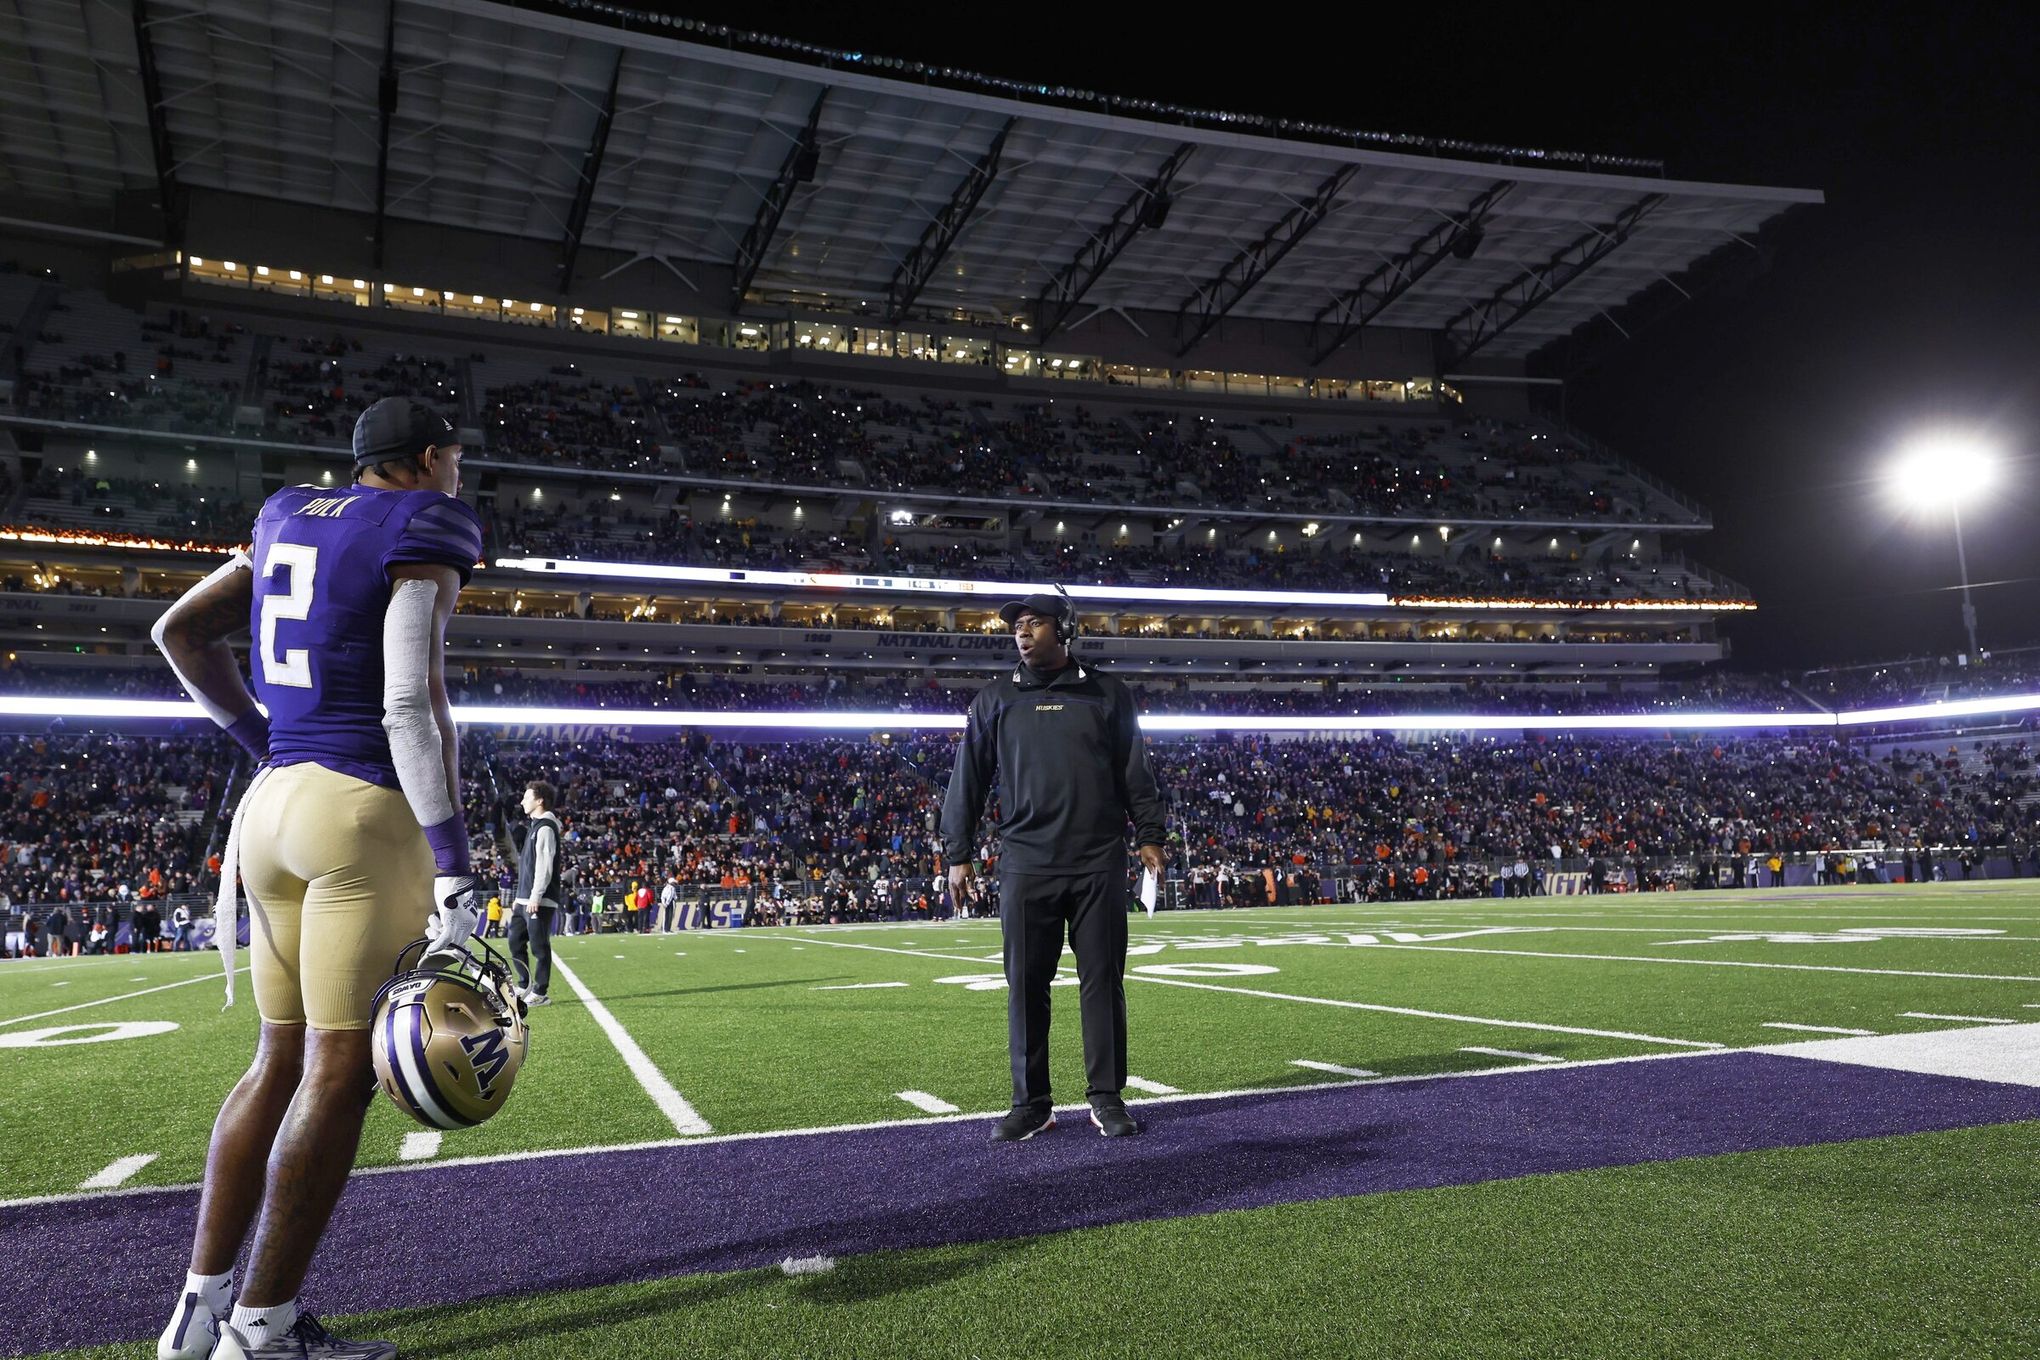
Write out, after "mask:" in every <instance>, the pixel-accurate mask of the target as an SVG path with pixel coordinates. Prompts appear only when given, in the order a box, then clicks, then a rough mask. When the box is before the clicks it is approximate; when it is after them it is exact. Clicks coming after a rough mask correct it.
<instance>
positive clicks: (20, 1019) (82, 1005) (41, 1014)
mask: <svg viewBox="0 0 2040 1360" xmlns="http://www.w3.org/2000/svg"><path fill="white" fill-rule="evenodd" d="M234 971H235V972H236V973H245V972H247V971H248V965H247V964H245V963H244V964H242V965H241V966H240V967H239V968H236V969H235V970H234ZM225 978H226V973H225V972H224V971H221V972H216V973H201V974H199V975H198V976H197V977H190V978H186V979H184V981H182V982H166V983H164V984H162V985H161V986H160V987H144V988H142V989H141V990H140V991H139V992H123V993H122V994H121V995H119V996H103V997H101V998H99V1000H97V1001H80V1002H79V1003H78V1004H77V1005H75V1006H59V1007H57V1009H55V1010H53V1011H37V1012H36V1013H35V1014H34V1015H17V1016H14V1017H13V1018H12V1019H8V1020H0V1026H6V1025H21V1024H26V1023H27V1022H28V1021H30V1020H47V1019H49V1018H50V1017H51V1016H52V1015H68V1014H70V1013H71V1012H72V1011H82V1010H85V1009H87V1008H89V1007H92V1006H111V1005H112V1004H113V1003H114V1002H116V1001H132V1000H134V999H135V998H136V997H138V996H148V995H149V994H150V993H152V992H167V991H169V990H170V989H171V988H172V987H189V986H190V985H191V984H192V983H194V982H223V981H224V979H225Z"/></svg>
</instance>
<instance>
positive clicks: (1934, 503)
mask: <svg viewBox="0 0 2040 1360" xmlns="http://www.w3.org/2000/svg"><path fill="white" fill-rule="evenodd" d="M1998 461H1999V459H1998V453H1997V450H1996V448H1995V447H1994V446H1993V445H1992V444H1991V442H1990V441H1989V440H1988V439H1986V438H1984V437H1982V436H1980V435H1976V434H1971V433H1966V432H1963V431H1957V430H1936V431H1933V432H1930V433H1927V434H1923V435H1919V436H1916V437H1915V438H1914V439H1912V440H1911V441H1910V442H1909V443H1907V444H1906V445H1905V447H1904V448H1903V449H1901V450H1900V452H1899V455H1898V459H1897V462H1896V463H1895V464H1894V465H1893V468H1892V478H1891V482H1892V487H1893V489H1894V490H1895V491H1896V492H1897V494H1898V495H1899V497H1900V498H1901V500H1902V502H1903V503H1904V505H1905V506H1906V507H1907V508H1913V507H1921V506H1924V507H1928V508H1938V507H1940V506H1944V505H1945V506H1946V507H1948V517H1949V519H1950V520H1952V521H1953V522H1954V526H1955V563H1956V566H1957V567H1958V568H1959V569H1960V571H1961V573H1962V627H1963V630H1964V631H1965V632H1966V633H1967V634H1968V637H1969V653H1968V660H1969V661H1970V662H1971V663H1974V662H1976V661H1978V660H1980V659H1981V658H1982V656H1983V651H1982V649H1981V648H1979V647H1978V646H1977V644H1976V603H1975V601H1973V600H1972V599H1971V598H1970V596H1969V554H1968V552H1967V551H1966V550H1965V549H1964V548H1963V544H1962V505H1963V502H1965V501H1972V500H1975V499H1976V498H1977V497H1978V496H1980V495H1982V494H1983V493H1984V492H1986V491H1988V490H1990V488H1991V487H1992V486H1994V485H1995V484H1996V483H1997V470H1998Z"/></svg>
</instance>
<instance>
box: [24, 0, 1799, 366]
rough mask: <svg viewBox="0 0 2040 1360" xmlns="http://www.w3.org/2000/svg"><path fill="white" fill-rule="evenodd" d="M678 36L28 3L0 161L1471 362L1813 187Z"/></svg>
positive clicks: (860, 287) (116, 188)
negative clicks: (1317, 129) (1281, 328)
mask: <svg viewBox="0 0 2040 1360" xmlns="http://www.w3.org/2000/svg"><path fill="white" fill-rule="evenodd" d="M682 31H683V30H682V29H680V28H678V27H675V28H672V29H664V28H660V27H657V26H653V27H651V28H645V27H639V26H619V25H617V24H615V23H608V22H605V23H597V22H593V21H590V20H584V19H576V18H572V17H568V16H566V15H563V14H559V13H555V12H548V11H546V10H541V9H528V8H513V7H511V6H508V5H504V4H496V3H489V2H488V0H387V4H385V3H377V4H348V3H341V2H340V0H299V2H297V3H291V4H283V3H280V0H128V2H127V3H125V4H120V5H115V4H110V3H95V4H86V5H55V4H38V5H32V6H29V7H27V8H26V9H22V8H15V9H11V10H9V11H7V12H5V13H0V52H4V54H5V55H4V58H0V185H4V186H5V187H6V188H7V190H8V192H9V193H10V194H11V195H13V196H15V197H16V198H17V200H19V201H33V202H38V203H56V204H71V205H79V206H84V205H92V206H95V207H96V206H101V205H104V204H105V203H107V202H109V201H110V200H112V199H114V198H115V197H118V196H120V195H123V194H129V195H132V194H135V193H150V194H153V193H157V192H159V191H160V192H161V193H162V194H163V195H164V196H165V197H166V198H170V199H174V197H175V195H176V194H178V193H181V192H187V191H194V190H197V191H206V190H217V191H223V192H228V193H235V194H248V195H254V196H258V197H263V198H271V199H279V200H284V201H287V202H290V203H296V204H304V205H308V206H313V207H320V208H327V209H332V210H335V211H340V212H349V213H361V214H370V215H373V217H374V219H375V220H376V221H377V222H378V223H380V222H381V221H382V220H384V219H385V218H389V219H407V220H413V221H427V222H432V223H438V224H443V225H445V226H448V227H453V228H460V229H467V230H475V231H486V232H493V233H503V234H508V235H510V236H515V237H523V238H530V239H537V240H545V241H551V242H557V243H558V245H559V248H560V252H561V267H562V272H563V274H564V273H565V272H566V271H567V270H570V269H571V268H572V267H573V265H572V260H573V258H574V256H575V255H576V254H577V253H578V252H581V251H583V250H588V249H601V250H606V251H611V252H619V253H622V254H623V255H624V256H625V257H626V258H629V259H636V260H655V261H659V262H662V263H663V264H665V265H667V266H670V267H671V268H672V269H674V270H675V271H676V272H680V273H682V274H686V273H689V272H690V271H700V272H707V273H710V274H712V276H713V277H714V278H716V279H718V280H721V281H724V282H726V283H728V284H729V285H732V286H734V287H735V288H736V289H738V290H741V289H742V288H743V286H744V283H745V280H746V279H748V287H749V290H750V293H751V295H752V296H753V297H756V296H759V295H763V296H764V297H767V298H770V299H774V300H785V301H789V302H800V301H803V300H807V301H811V302H813V301H823V300H826V301H827V302H828V303H830V304H831V305H832V306H838V307H840V306H843V305H846V304H847V305H849V306H852V307H855V306H857V305H859V304H862V305H863V306H864V307H866V308H868V309H869V313H870V315H872V316H873V317H874V318H880V317H884V316H887V315H888V314H905V312H906V309H907V308H908V307H912V308H914V309H916V311H917V312H918V313H922V314H942V313H947V312H953V311H962V312H964V313H966V314H968V315H970V316H972V317H977V318H1002V319H1005V320H1009V321H1010V320H1014V319H1016V318H1021V317H1025V318H1027V319H1028V320H1029V322H1030V324H1031V325H1033V326H1035V327H1036V328H1039V326H1040V325H1041V324H1042V322H1043V321H1045V320H1046V321H1051V322H1054V323H1056V324H1057V325H1058V326H1060V327H1062V328H1064V329H1067V328H1069V327H1072V326H1076V325H1081V324H1082V322H1083V321H1084V319H1085V318H1086V317H1088V316H1090V315H1093V314H1096V313H1097V312H1099V311H1110V310H1117V311H1119V312H1123V313H1126V314H1128V315H1138V316H1141V317H1142V318H1144V319H1145V322H1146V324H1152V319H1153V318H1155V317H1156V316H1160V317H1163V318H1165V319H1170V320H1168V322H1167V324H1168V325H1170V326H1172V327H1173V331H1174V337H1175V339H1174V341H1173V342H1172V346H1173V347H1174V348H1176V349H1177V350H1178V351H1179V352H1181V353H1183V354H1184V356H1185V358H1186V359H1187V360H1188V362H1190V363H1191V364H1194V363H1195V360H1196V357H1197V342H1198V340H1199V339H1200V338H1202V337H1203V336H1205V335H1207V334H1209V333H1210V332H1211V331H1212V329H1213V328H1214V327H1215V326H1216V325H1217V324H1218V323H1219V322H1221V321H1223V320H1225V319H1227V318H1246V319H1252V320H1256V321H1276V322H1286V323H1292V324H1295V325H1298V326H1309V327H1311V331H1310V341H1309V344H1310V347H1311V349H1312V350H1313V352H1314V354H1313V357H1319V356H1321V355H1322V354H1323V353H1326V352H1328V347H1330V346H1332V345H1334V344H1336V343H1343V342H1348V341H1350V340H1351V339H1352V338H1353V336H1354V335H1355V334H1357V333H1358V331H1359V330H1360V328H1363V327H1370V326H1378V327H1389V328H1396V329H1399V330H1416V331H1424V332H1430V333H1433V334H1435V335H1437V336H1438V337H1439V345H1438V353H1439V355H1440V356H1441V357H1442V358H1443V360H1444V361H1445V364H1446V366H1447V367H1448V369H1449V367H1450V366H1451V365H1452V364H1454V363H1457V362H1463V361H1465V360H1469V359H1471V360H1476V361H1478V362H1487V361H1499V362H1503V363H1515V362H1519V361H1521V360H1522V359H1524V358H1525V357H1527V356H1528V355H1530V354H1532V353H1534V352H1535V351H1537V350H1538V349H1540V348H1542V347H1543V346H1545V345H1547V344H1549V343H1551V342H1553V341H1555V340H1559V339H1562V338H1564V337H1566V336H1568V335H1570V334H1572V333H1573V332H1574V331H1575V330H1576V329H1578V328H1579V327H1581V326H1582V325H1583V324H1585V323H1587V322H1589V321H1592V320H1594V319H1595V318H1597V317H1599V316H1601V315H1603V314H1604V313H1607V312H1610V311H1612V310H1613V309H1616V308H1619V307H1621V306H1622V305H1623V304H1624V303H1626V302H1628V301H1630V300H1631V299H1633V298H1636V297H1637V296H1639V295H1640V294H1642V293H1643V292H1645V291H1646V290H1648V289H1650V288H1652V287H1654V286H1655V285H1657V284H1659V283H1660V282H1663V281H1665V280H1668V279H1673V278H1675V277H1677V276H1679V275H1680V274H1682V273H1683V272H1685V271H1687V270H1689V269H1691V268H1692V267H1694V266H1695V265H1696V264H1698V263H1699V262H1701V261H1703V260H1705V259H1707V258H1709V257H1710V256H1713V255H1715V253H1716V252H1719V251H1721V250H1722V249H1723V248H1724V247H1731V246H1734V245H1736V244H1737V243H1738V242H1742V243H1748V242H1750V241H1752V240H1753V239H1754V238H1755V236H1756V233H1758V232H1759V231H1760V230H1761V229H1762V228H1763V227H1764V226H1765V225H1766V224H1767V223H1770V222H1772V221H1773V220H1775V219H1776V218H1778V217H1779V216H1781V215H1782V214H1784V213H1786V212H1788V211H1789V210H1791V209H1792V208H1793V207H1795V206H1797V205H1800V204H1808V203H1817V202H1820V201H1821V195H1820V194H1819V193H1818V192H1815V191H1810V190H1801V189H1781V188H1762V187H1748V186H1736V185H1722V184H1705V183H1689V182H1681V181H1676V180H1670V179H1666V178H1662V177H1660V176H1658V175H1655V174H1651V173H1610V172H1609V171H1607V170H1605V169H1598V168H1568V167H1567V166H1564V165H1556V164H1552V163H1550V161H1549V160H1543V159H1538V158H1537V157H1536V155H1535V153H1518V155H1517V157H1515V158H1502V159H1498V160H1496V161H1494V162H1487V161H1482V160H1479V159H1474V158H1471V157H1469V158H1465V159H1454V158H1452V157H1451V156H1450V155H1439V154H1420V153H1417V152H1411V151H1400V150H1395V149H1391V148H1389V147H1386V146H1383V145H1379V144H1375V143H1367V144H1360V143H1359V142H1358V140H1357V139H1356V140H1355V143H1354V144H1346V145H1342V144H1338V143H1337V142H1336V141H1335V140H1326V139H1318V138H1314V137H1309V136H1297V135H1294V134H1289V135H1277V129H1276V127H1275V125H1273V124H1270V125H1269V130H1267V131H1256V130H1229V128H1228V127H1227V126H1226V125H1225V124H1224V123H1223V122H1221V121H1215V120H1214V119H1206V120H1203V121H1199V122H1190V123H1187V124H1182V125H1179V124H1176V123H1170V122H1165V121H1159V120H1158V119H1156V118H1154V117H1139V116H1132V115H1131V114H1129V113H1128V112H1126V111H1124V110H1125V108H1126V106H1125V105H1124V104H1122V103H1119V102H1115V101H1102V100H1101V101H1098V102H1097V104H1096V106H1095V107H1091V106H1085V107H1077V106H1072V105H1071V104H1070V103H1068V102H1067V101H1064V102H1057V101H1055V100H1052V99H1049V100H1033V99H1025V98H1021V97H1019V96H1018V95H1017V94H1008V93H997V92H988V91H986V90H984V89H980V88H955V87H953V86H945V85H943V84H941V83H939V82H931V83H928V84H916V83H910V82H908V81H906V80H903V79H900V78H896V77H887V76H884V75H881V74H877V73H875V72H872V71H870V70H868V69H865V68H864V67H863V66H862V65H861V64H859V63H857V62H854V61H849V60H847V59H833V60H832V61H831V62H829V63H827V64H823V63H819V62H818V61H817V60H815V59H814V58H813V57H812V56H811V55H810V57H809V59H808V60H805V61H795V60H788V59H786V58H784V57H779V56H772V55H768V54H766V53H762V52H754V51H748V50H738V49H736V48H732V47H723V46H712V45H709V44H708V43H707V42H705V41H702V40H700V35H696V34H692V33H690V34H689V37H690V38H694V39H695V40H691V41H684V40H682V39H681V38H680V37H677V36H669V33H670V34H677V33H680V32H682ZM836 57H837V58H842V57H843V54H836ZM1043 93H1044V94H1047V93H1049V92H1048V91H1046V90H1044V91H1043ZM1241 121H1242V123H1243V124H1246V123H1250V122H1259V121H1263V120H1241ZM1523 157H1528V158H1529V159H1528V160H1527V162H1526V161H1525V160H1523V159H1522V158H1523ZM1553 159H1556V158H1553ZM1587 164H1589V165H1590V166H1591V164H1592V163H1591V162H1587ZM169 216H170V217H171V218H172V219H173V220H174V217H175V213H174V204H173V211H172V212H171V213H170V214H169ZM379 230H380V229H379V228H378V232H379ZM718 271H719V272H718Z"/></svg>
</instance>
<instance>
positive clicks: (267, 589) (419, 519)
mask: <svg viewBox="0 0 2040 1360" xmlns="http://www.w3.org/2000/svg"><path fill="white" fill-rule="evenodd" d="M481 554H482V521H481V517H480V516H479V515H477V514H476V513H475V512H474V510H473V509H472V508H471V507H469V506H468V505H467V504H466V503H465V502H462V501H459V500H456V499H455V498H453V497H452V496H445V495H441V494H440V493H439V492H437V491H381V490H376V489H374V488H372V487H364V486H353V487H346V488H342V489H338V490H335V489H331V488H322V487H316V486H288V487H285V488H284V489H283V490H281V491H279V492H277V493H276V494H275V495H274V496H271V497H270V498H269V499H268V500H267V501H265V502H264V503H263V506H262V513H261V514H260V515H259V516H257V518H256V520H255V546H254V548H253V549H252V550H251V553H250V555H251V556H252V557H253V558H254V562H255V600H254V605H253V608H252V610H251V612H250V615H249V627H250V629H251V631H252V632H253V634H254V646H253V648H252V650H253V652H254V656H253V657H252V659H251V660H252V669H253V671H254V678H255V697H256V698H258V699H260V700H261V701H262V705H263V707H265V708H267V709H268V710H269V723H270V727H269V763H270V764H271V765H297V764H301V763H303V762H305V761H313V762H315V763H317V764H320V765H324V766H325V767H326V768H327V769H329V770H335V771H337V772H339V773H341V774H347V775H353V776H354V777H355V778H356V779H364V780H367V781H368V782H369V783H371V784H380V785H382V786H383V787H385V788H392V789H394V788H397V787H398V784H397V771H396V766H395V765H394V764H393V763H392V762H391V760H390V742H389V737H388V736H387V735H386V734H385V733H384V731H383V725H382V720H383V615H384V613H385V612H387V610H388V609H389V603H390V578H389V569H390V568H391V567H395V566H402V565H404V564H406V563H429V564H434V565H438V566H447V567H453V568H455V569H456V570H458V571H459V572H460V579H461V584H463V585H465V584H466V583H467V580H468V577H469V576H471V575H472V574H473V572H474V566H475V561H476V559H478V558H479V557H480V556H481Z"/></svg>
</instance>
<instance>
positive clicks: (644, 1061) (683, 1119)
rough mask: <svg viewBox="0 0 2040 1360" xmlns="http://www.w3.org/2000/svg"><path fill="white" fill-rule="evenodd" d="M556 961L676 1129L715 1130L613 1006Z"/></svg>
mask: <svg viewBox="0 0 2040 1360" xmlns="http://www.w3.org/2000/svg"><path fill="white" fill-rule="evenodd" d="M553 964H554V966H555V967H557V968H558V969H559V971H560V976H561V977H563V978H565V979H566V980H567V986H569V987H571V988H573V989H574V995H575V996H577V997H579V998H580V999H581V1004H582V1005H584V1006H586V1007H587V1008H588V1014H589V1015H591V1016H593V1017H594V1018H595V1023H596V1024H597V1025H599V1026H601V1028H602V1032H603V1033H604V1034H605V1035H607V1036H609V1042H610V1043H612V1044H614V1045H615V1046H616V1051H617V1052H618V1053H619V1054H621V1055H622V1057H623V1065H624V1066H625V1067H628V1068H629V1069H630V1074H631V1075H632V1076H634V1077H636V1078H637V1079H638V1085H640V1086H642V1087H644V1088H645V1094H646V1095H648V1096H650V1097H651V1098H652V1103H653V1104H654V1105H657V1106H658V1107H659V1113H661V1114H663V1115H665V1116H666V1118H668V1119H670V1120H672V1121H673V1128H674V1130H675V1131H676V1132H679V1133H712V1132H714V1130H712V1129H711V1128H709V1126H708V1121H707V1120H706V1119H703V1118H702V1117H701V1115H700V1114H699V1113H697V1112H696V1110H695V1108H694V1107H693V1106H692V1105H689V1104H688V1103H687V1098H686V1097H685V1096H683V1095H681V1094H680V1093H679V1092H678V1091H676V1090H674V1089H673V1083H672V1082H670V1081H668V1080H666V1074H665V1073H664V1072H661V1071H660V1070H659V1068H658V1065H657V1064H656V1063H654V1062H653V1061H652V1060H651V1059H650V1058H648V1057H646V1056H645V1051H644V1050H643V1049H642V1048H639V1047H638V1044H637V1040H635V1039H633V1038H631V1037H630V1032H629V1031H628V1030H626V1029H625V1028H624V1027H623V1026H622V1025H620V1024H618V1023H617V1020H616V1017H615V1016H613V1015H611V1014H610V1013H609V1007H607V1006H605V1005H603V1004H602V1003H601V1002H600V1001H597V1000H596V999H595V993H593V992H591V991H589V990H588V989H587V988H586V987H585V986H583V985H582V983H581V979H580V978H578V977H576V976H575V975H574V970H573V969H571V968H569V967H567V965H566V962H565V961H564V960H563V959H561V958H560V957H559V955H557V954H555V955H553Z"/></svg>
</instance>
